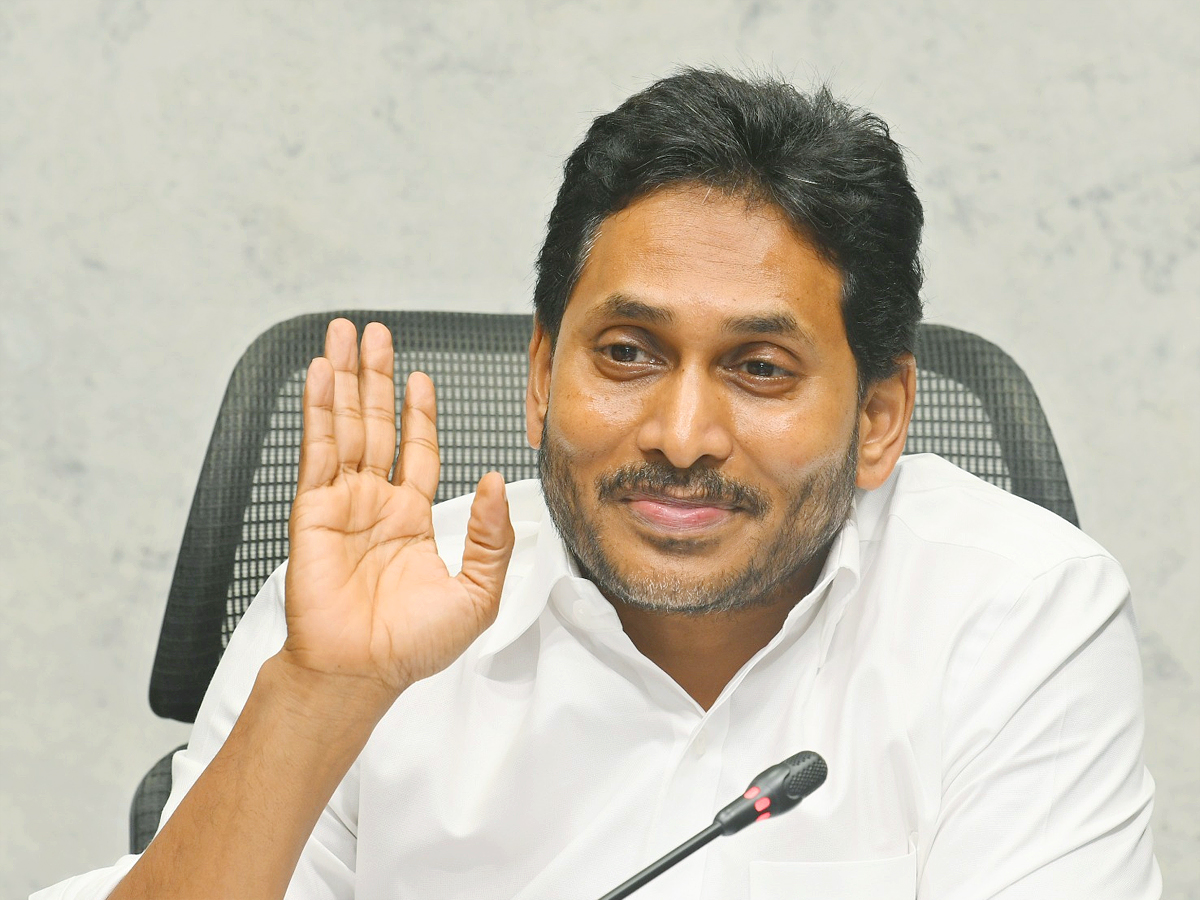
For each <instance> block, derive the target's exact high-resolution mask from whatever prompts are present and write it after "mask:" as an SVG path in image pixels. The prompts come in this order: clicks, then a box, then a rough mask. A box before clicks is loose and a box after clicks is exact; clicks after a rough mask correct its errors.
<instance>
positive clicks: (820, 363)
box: [529, 186, 859, 613]
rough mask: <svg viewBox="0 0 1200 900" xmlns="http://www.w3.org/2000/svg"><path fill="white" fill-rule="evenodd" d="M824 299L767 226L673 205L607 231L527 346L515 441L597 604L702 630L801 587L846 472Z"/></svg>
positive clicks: (832, 294)
mask: <svg viewBox="0 0 1200 900" xmlns="http://www.w3.org/2000/svg"><path fill="white" fill-rule="evenodd" d="M841 290H842V279H841V276H840V274H839V273H838V271H837V269H836V268H835V267H833V266H832V265H830V264H829V263H828V262H826V261H824V260H822V259H821V258H820V257H819V256H818V255H817V253H816V251H815V250H814V249H813V248H812V247H811V246H810V245H809V244H808V243H807V242H806V241H804V240H802V239H800V238H799V237H797V235H796V234H795V233H794V232H793V231H792V229H791V228H790V227H789V225H788V223H787V221H786V219H785V218H784V216H783V214H782V213H781V212H779V211H778V210H777V209H776V208H775V207H773V206H769V205H762V204H759V205H753V206H750V205H747V203H746V201H745V200H743V199H739V198H731V197H729V196H726V195H725V194H722V193H720V192H716V191H709V190H707V189H704V188H696V187H690V186H687V187H674V188H667V189H663V190H660V191H658V192H656V193H654V194H651V195H650V196H647V197H645V198H642V199H640V200H638V201H636V202H635V203H633V204H631V205H630V206H629V207H627V208H626V209H625V210H623V211H621V212H620V213H617V214H615V215H613V216H611V217H609V218H608V219H607V220H605V222H604V223H603V224H602V226H601V228H600V232H599V235H598V236H597V239H596V241H595V243H594V245H593V247H592V250H591V253H590V254H589V256H588V260H587V263H586V265H585V266H584V269H583V272H582V274H581V276H580V279H579V282H578V284H577V285H576V288H575V290H574V292H573V293H572V295H571V299H570V302H569V303H568V305H567V308H566V312H565V314H564V316H563V321H562V326H561V329H560V332H559V335H558V339H557V343H556V344H555V347H554V352H553V355H552V354H551V352H550V345H549V338H548V337H546V336H545V335H542V339H541V340H540V341H539V340H538V338H537V337H536V336H535V342H534V350H533V355H532V358H531V382H530V396H529V431H530V434H529V437H530V441H531V442H532V443H534V445H535V446H538V445H539V444H540V450H541V453H540V455H539V456H540V464H541V474H542V487H543V491H544V493H545V496H546V501H547V506H548V508H549V511H550V514H551V517H552V519H553V520H554V523H555V525H556V526H557V527H558V529H559V532H560V533H561V534H562V536H563V540H564V542H565V543H566V545H567V548H568V549H569V550H570V552H571V553H572V554H573V555H574V556H575V558H576V559H577V560H578V561H579V563H580V565H581V567H582V568H583V569H584V570H585V571H586V573H587V574H588V575H589V576H590V577H591V578H592V579H593V580H594V581H595V582H596V584H597V586H598V587H599V588H600V589H601V591H603V592H604V593H605V595H606V596H608V597H609V598H610V599H614V600H619V601H622V602H625V603H628V604H631V605H633V606H636V607H640V608H644V609H654V610H662V611H679V612H689V613H700V612H711V611H718V610H725V609H736V608H743V607H746V606H751V605H755V604H759V603H769V602H774V601H776V600H779V599H783V598H784V597H786V596H787V595H789V594H791V595H792V596H793V599H797V598H798V597H799V594H798V593H796V592H797V591H802V590H804V589H806V588H807V586H808V585H809V584H811V581H812V579H814V578H815V576H816V574H817V571H818V570H819V567H820V565H821V563H822V562H823V558H824V553H825V550H826V549H827V547H828V545H829V542H830V541H831V540H832V538H833V537H834V535H835V534H836V533H837V530H838V529H839V528H840V527H841V525H842V524H843V523H844V521H845V518H846V515H847V513H848V511H849V508H850V502H851V499H852V496H853V490H854V483H855V476H856V471H857V465H858V453H857V433H858V421H859V416H858V408H857V403H856V399H857V373H856V367H855V363H854V357H853V354H852V353H851V351H850V347H849V344H848V343H847V341H846V334H845V329H844V325H843V322H842V315H841Z"/></svg>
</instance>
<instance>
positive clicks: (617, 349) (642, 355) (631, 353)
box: [601, 344, 646, 363]
mask: <svg viewBox="0 0 1200 900" xmlns="http://www.w3.org/2000/svg"><path fill="white" fill-rule="evenodd" d="M601 352H602V353H603V354H604V355H605V356H607V357H608V358H609V359H611V360H612V361H613V362H619V363H636V362H645V361H646V351H644V350H643V349H642V348H641V347H635V346H633V345H632V344H609V345H608V346H607V347H603V348H602V349H601Z"/></svg>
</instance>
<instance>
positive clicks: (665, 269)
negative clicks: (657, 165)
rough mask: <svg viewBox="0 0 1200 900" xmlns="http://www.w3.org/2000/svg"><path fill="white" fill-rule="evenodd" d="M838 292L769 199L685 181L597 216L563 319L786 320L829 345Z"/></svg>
mask: <svg viewBox="0 0 1200 900" xmlns="http://www.w3.org/2000/svg"><path fill="white" fill-rule="evenodd" d="M841 296H842V276H841V273H840V272H839V271H838V270H837V268H836V267H835V266H834V265H832V264H831V263H830V262H828V261H827V260H825V259H824V258H822V257H821V256H820V254H819V253H818V252H817V250H816V248H815V247H813V246H812V244H811V243H809V242H808V241H807V240H805V239H804V238H802V237H800V236H799V235H798V234H797V233H796V231H795V229H794V228H792V226H791V224H790V223H789V222H788V220H787V218H786V217H785V215H784V214H783V212H782V211H781V210H779V209H778V208H777V207H775V206H774V205H772V204H767V203H755V202H752V201H747V200H746V199H744V198H741V197H735V196H730V195H729V194H726V193H724V192H720V191H717V190H712V189H708V188H705V187H697V186H690V185H689V186H682V187H671V188H664V189H661V190H659V191H656V192H654V193H652V194H650V195H648V196H646V197H642V198H640V199H638V200H636V201H634V202H633V203H631V204H630V205H629V206H627V207H626V208H625V209H623V210H621V211H620V212H617V213H614V214H613V215H611V216H609V217H608V218H607V219H605V220H604V222H603V223H601V226H600V228H599V231H598V233H597V235H596V239H595V241H594V242H593V245H592V247H591V250H590V252H589V254H588V257H587V261H586V262H585V264H584V267H583V271H582V272H581V273H580V278H579V281H578V283H577V284H576V286H575V289H574V291H573V292H572V294H571V300H570V302H569V303H568V304H567V309H566V311H565V317H564V322H565V321H566V320H575V321H576V322H581V321H582V320H584V319H595V318H611V317H622V316H627V317H628V316H629V314H630V313H638V315H634V316H633V317H635V318H645V319H649V320H652V321H655V322H657V323H658V324H661V325H664V326H665V325H671V324H679V323H684V324H686V325H687V326H688V327H691V328H694V327H696V325H697V323H700V322H703V323H704V324H705V325H706V326H708V327H712V326H714V325H715V324H717V323H720V324H721V325H722V326H723V327H727V328H731V329H734V330H738V329H741V330H746V328H747V325H748V323H753V322H755V321H760V322H761V321H766V320H774V321H775V322H777V323H778V322H782V321H784V320H786V319H790V320H792V321H793V322H795V323H796V324H798V325H799V326H801V328H802V330H804V331H808V332H811V333H813V334H814V335H815V336H816V337H817V338H818V339H819V340H829V341H832V342H835V343H836V342H844V341H845V329H844V325H843V322H842V314H841ZM751 330H753V329H752V327H751Z"/></svg>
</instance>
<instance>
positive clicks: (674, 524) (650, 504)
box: [624, 494, 737, 534]
mask: <svg viewBox="0 0 1200 900" xmlns="http://www.w3.org/2000/svg"><path fill="white" fill-rule="evenodd" d="M624 499H625V504H626V506H628V508H629V510H630V512H632V513H633V515H634V517H635V518H637V519H639V520H641V521H642V522H644V523H645V524H647V525H650V526H652V527H653V528H655V529H657V530H660V531H668V532H672V533H675V534H679V533H688V532H702V531H707V530H709V529H711V528H715V527H717V526H719V525H723V524H724V523H726V522H728V521H729V520H730V519H732V518H733V516H734V513H735V512H736V509H737V508H736V507H734V506H730V505H727V504H721V503H713V502H712V501H711V500H689V499H686V498H682V497H671V496H665V495H661V494H654V495H651V494H630V495H629V496H628V497H626V498H624Z"/></svg>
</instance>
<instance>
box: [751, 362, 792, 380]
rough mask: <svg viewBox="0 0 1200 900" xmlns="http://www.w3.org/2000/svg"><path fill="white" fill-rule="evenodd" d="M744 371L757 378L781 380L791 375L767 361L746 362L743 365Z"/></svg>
mask: <svg viewBox="0 0 1200 900" xmlns="http://www.w3.org/2000/svg"><path fill="white" fill-rule="evenodd" d="M742 369H743V371H745V372H746V374H747V375H753V376H754V377H755V378H780V377H783V376H785V375H790V374H791V373H790V372H788V371H787V370H786V369H783V368H781V367H779V366H777V365H775V364H774V363H772V362H767V361H766V360H765V359H749V360H746V361H745V362H744V363H742Z"/></svg>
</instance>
